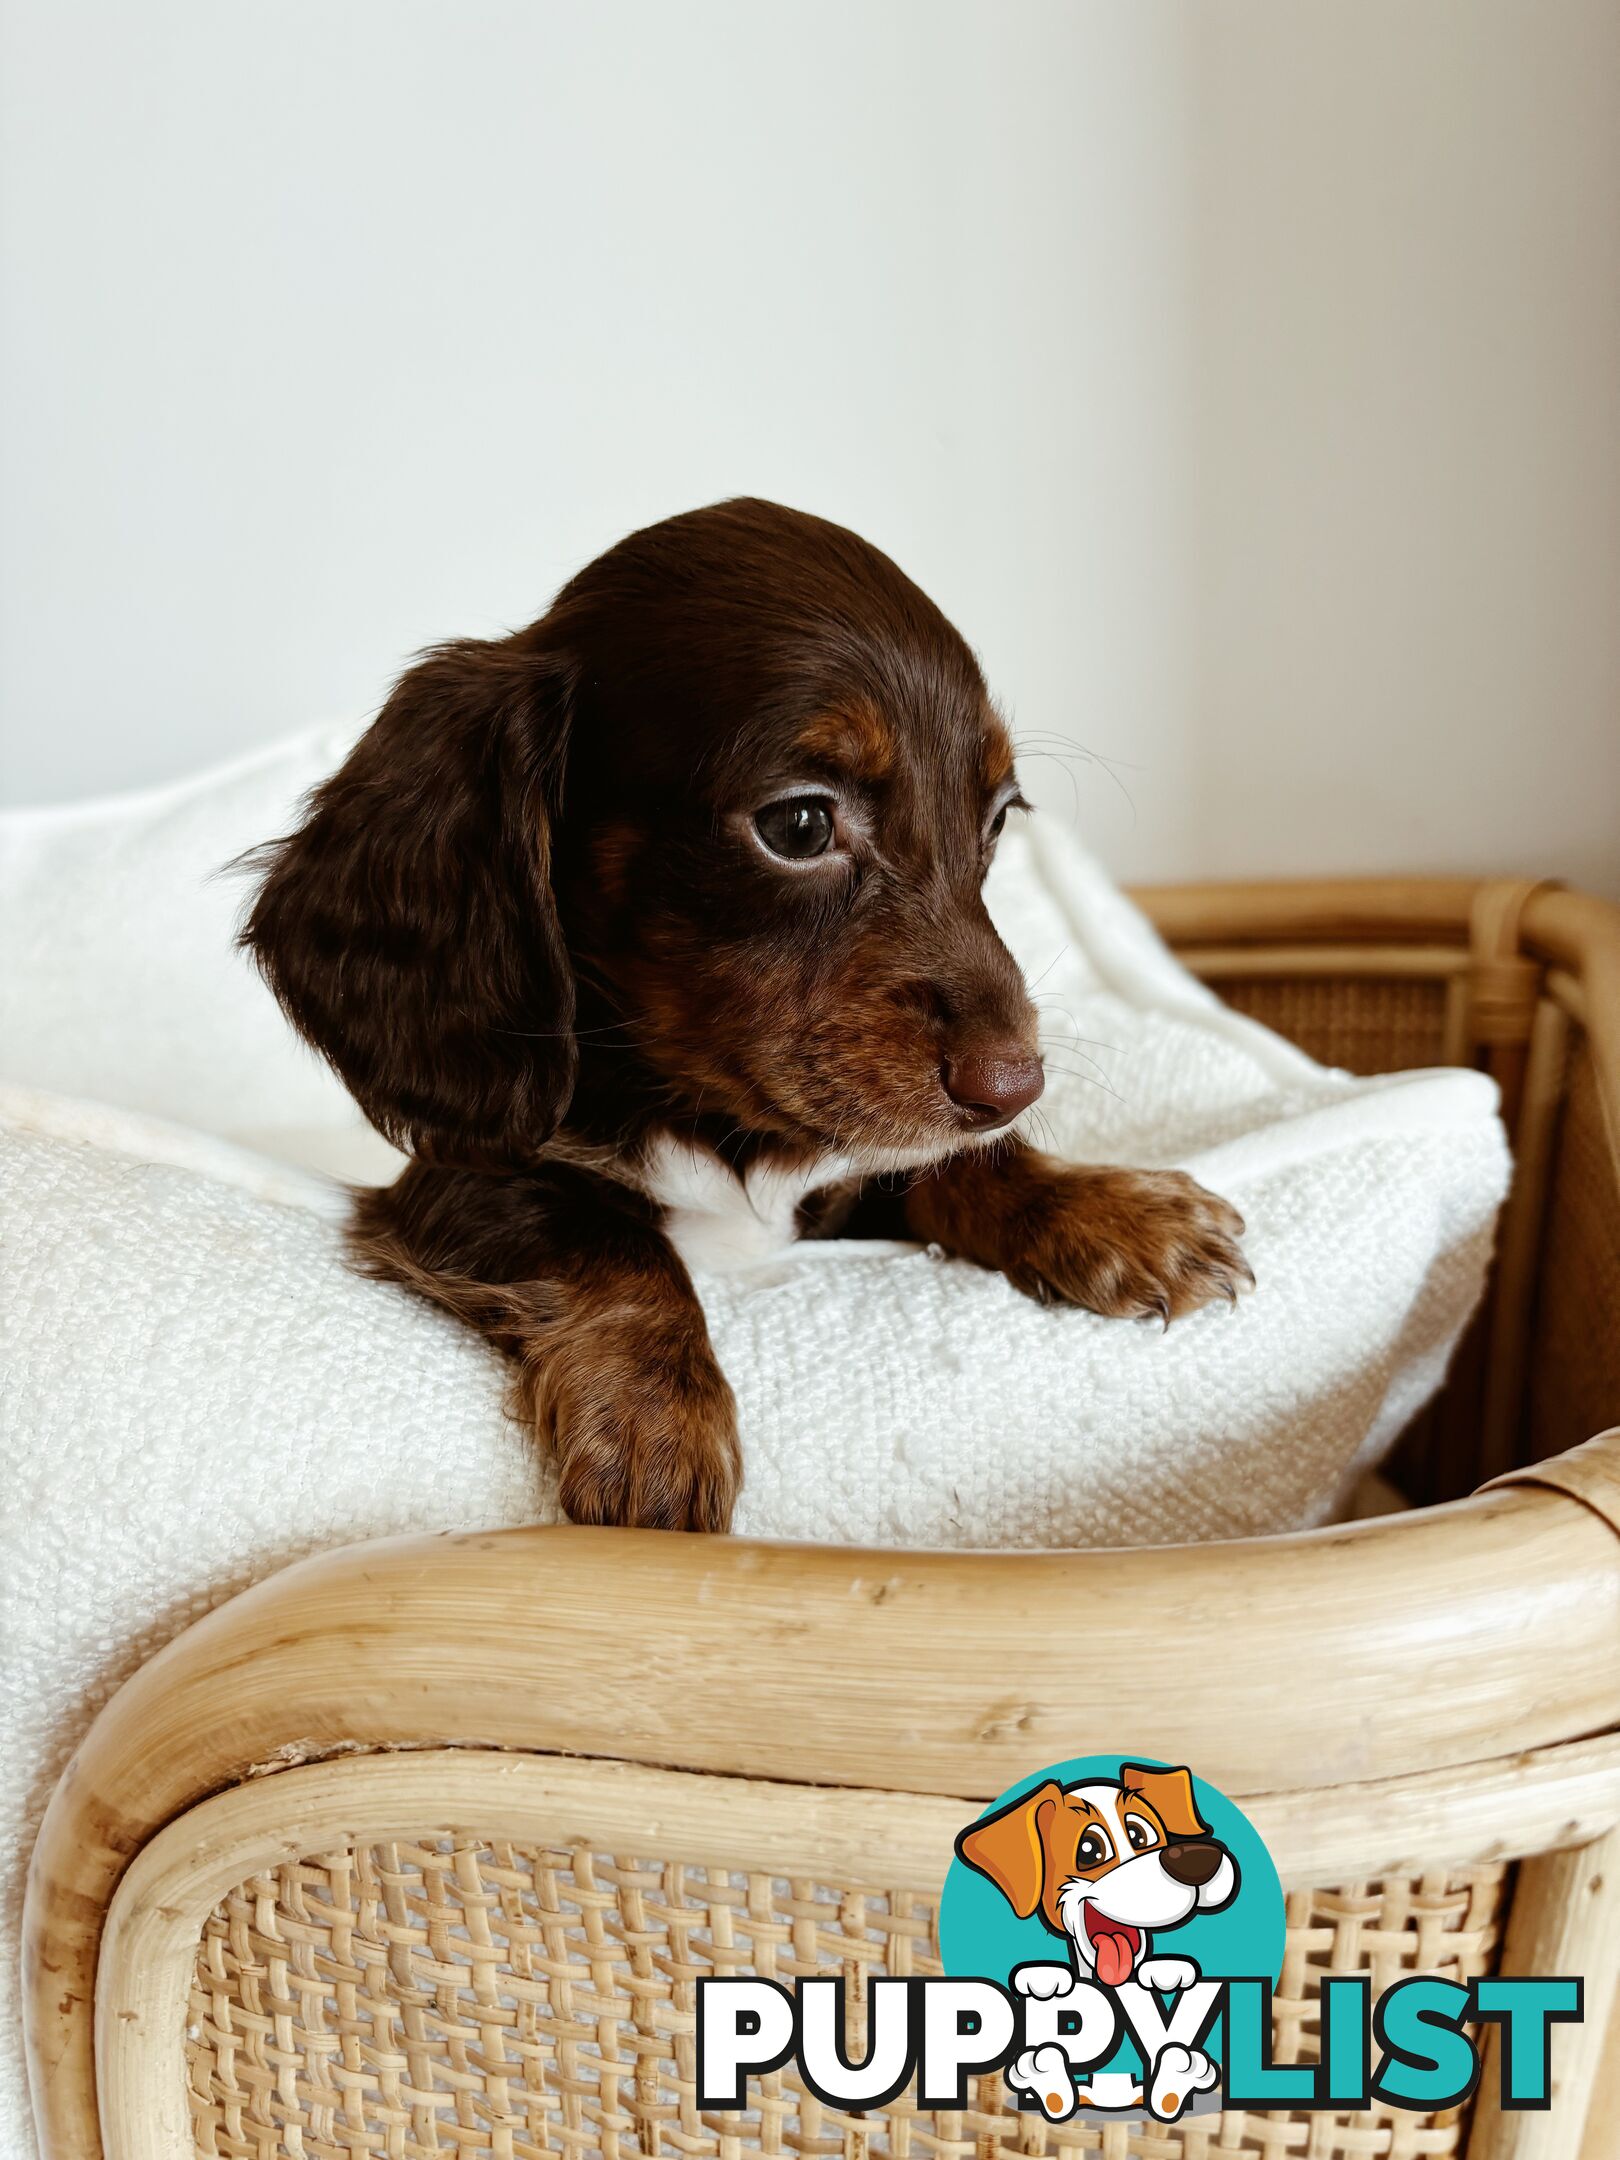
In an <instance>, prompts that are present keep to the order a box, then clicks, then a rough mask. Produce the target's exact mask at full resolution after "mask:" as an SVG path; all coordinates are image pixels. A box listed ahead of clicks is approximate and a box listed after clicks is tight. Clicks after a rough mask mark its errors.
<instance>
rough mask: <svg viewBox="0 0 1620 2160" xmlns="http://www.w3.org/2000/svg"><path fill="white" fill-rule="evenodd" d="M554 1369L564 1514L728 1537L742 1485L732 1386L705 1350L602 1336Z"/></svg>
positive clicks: (574, 1348) (551, 1388)
mask: <svg viewBox="0 0 1620 2160" xmlns="http://www.w3.org/2000/svg"><path fill="white" fill-rule="evenodd" d="M557 1362H558V1363H559V1364H560V1365H561V1367H562V1368H563V1369H562V1370H561V1371H551V1372H548V1375H547V1380H548V1383H549V1384H548V1385H547V1386H546V1391H545V1392H546V1406H545V1407H546V1410H547V1412H548V1413H549V1416H548V1418H547V1422H549V1425H550V1429H551V1438H552V1444H553V1447H554V1449H555V1451H556V1456H557V1476H558V1495H559V1498H560V1499H561V1501H562V1505H563V1512H564V1513H565V1514H566V1515H567V1516H568V1518H569V1520H570V1521H572V1522H577V1523H615V1524H618V1525H620V1526H621V1527H623V1528H626V1529H636V1530H725V1529H728V1528H729V1527H730V1524H731V1511H732V1508H733V1506H734V1505H735V1503H736V1498H737V1490H738V1487H739V1486H740V1485H741V1483H742V1456H741V1452H740V1450H739V1448H738V1445H737V1413H736V1406H735V1404H734V1402H733V1400H732V1394H731V1389H730V1388H729V1387H728V1386H727V1385H726V1382H725V1379H724V1376H723V1375H722V1374H721V1371H720V1368H719V1366H718V1365H717V1364H716V1363H715V1361H714V1358H713V1356H712V1355H711V1354H709V1352H708V1351H707V1348H706V1347H705V1348H704V1350H703V1351H702V1352H701V1353H699V1354H697V1355H692V1354H690V1353H689V1354H687V1355H685V1356H681V1355H679V1354H677V1352H676V1349H675V1346H670V1345H660V1344H658V1343H655V1342H653V1341H650V1340H649V1341H646V1342H640V1341H637V1342H632V1343H627V1342H625V1341H624V1340H622V1339H621V1333H620V1331H618V1330H614V1329H611V1328H605V1329H598V1330H596V1331H594V1332H593V1333H592V1334H591V1335H590V1336H589V1337H587V1338H586V1339H585V1340H583V1341H576V1342H572V1343H570V1344H569V1345H568V1346H567V1347H566V1348H565V1349H563V1350H562V1351H561V1352H560V1356H559V1357H558V1360H557Z"/></svg>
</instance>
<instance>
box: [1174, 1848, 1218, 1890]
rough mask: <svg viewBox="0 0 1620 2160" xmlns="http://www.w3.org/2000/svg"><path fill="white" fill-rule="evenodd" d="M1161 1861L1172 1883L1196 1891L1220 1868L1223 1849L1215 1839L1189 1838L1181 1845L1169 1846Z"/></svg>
mask: <svg viewBox="0 0 1620 2160" xmlns="http://www.w3.org/2000/svg"><path fill="white" fill-rule="evenodd" d="M1159 1859H1160V1864H1161V1865H1162V1866H1163V1868H1164V1872H1165V1873H1166V1874H1167V1875H1168V1876H1169V1878H1170V1880H1171V1881H1172V1882H1178V1883H1181V1884H1183V1885H1184V1886H1185V1887H1186V1888H1187V1889H1189V1890H1196V1889H1198V1888H1199V1887H1200V1886H1201V1885H1202V1884H1204V1883H1207V1882H1208V1881H1209V1879H1210V1877H1211V1876H1212V1875H1213V1874H1214V1872H1215V1870H1216V1869H1217V1868H1218V1867H1219V1866H1220V1864H1221V1848H1220V1846H1219V1845H1217V1844H1216V1843H1215V1841H1214V1839H1213V1838H1187V1839H1184V1840H1183V1841H1182V1842H1181V1843H1180V1844H1176V1845H1167V1846H1166V1847H1165V1848H1164V1851H1163V1852H1162V1853H1161V1854H1160V1856H1159Z"/></svg>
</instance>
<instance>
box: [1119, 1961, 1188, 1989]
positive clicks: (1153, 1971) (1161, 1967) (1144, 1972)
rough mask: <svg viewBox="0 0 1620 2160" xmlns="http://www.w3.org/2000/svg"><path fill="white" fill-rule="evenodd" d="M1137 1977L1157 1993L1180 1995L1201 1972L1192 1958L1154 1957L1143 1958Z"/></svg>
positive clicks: (1143, 1984) (1137, 1969) (1137, 1970)
mask: <svg viewBox="0 0 1620 2160" xmlns="http://www.w3.org/2000/svg"><path fill="white" fill-rule="evenodd" d="M1135 1977H1136V1978H1137V1979H1138V1980H1139V1981H1140V1982H1141V1984H1142V1986H1143V1987H1145V1988H1152V1990H1153V1991H1154V1993H1155V1994H1156V1995H1179V1994H1180V1993H1181V1990H1182V1989H1183V1988H1190V1987H1191V1986H1192V1985H1193V1983H1194V1981H1196V1980H1197V1979H1198V1978H1199V1972H1198V1967H1197V1966H1196V1965H1195V1964H1194V1963H1193V1961H1192V1959H1191V1958H1184V1957H1153V1958H1144V1959H1143V1960H1142V1962H1141V1964H1140V1965H1138V1966H1137V1968H1136V1974H1135Z"/></svg>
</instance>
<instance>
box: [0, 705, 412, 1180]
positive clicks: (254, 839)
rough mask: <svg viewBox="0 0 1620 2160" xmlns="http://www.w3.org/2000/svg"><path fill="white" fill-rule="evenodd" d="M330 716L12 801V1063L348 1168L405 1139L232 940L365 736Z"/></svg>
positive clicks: (4, 1066)
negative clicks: (259, 871) (243, 860)
mask: <svg viewBox="0 0 1620 2160" xmlns="http://www.w3.org/2000/svg"><path fill="white" fill-rule="evenodd" d="M354 734H355V730H354V729H353V727H346V728H315V729H311V730H308V731H306V732H305V733H304V734H301V735H297V736H294V737H292V738H291V739H289V740H288V741H286V742H281V743H276V744H273V745H272V746H271V747H270V748H268V749H266V750H258V751H255V752H253V753H252V754H251V755H250V756H248V757H245V758H240V759H237V760H236V761H235V762H233V763H232V764H229V765H226V766H222V767H220V768H218V769H216V770H214V771H212V772H206V773H201V774H197V775H194V776H192V777H189V778H187V779H184V780H180V781H176V782H174V783H172V784H171V785H169V786H166V787H157V788H148V789H142V790H141V791H139V792H138V793H132V794H127V795H112V796H106V797H103V798H100V799H98V800H95V801H90V802H78V803H66V804H63V805H61V806H60V807H53V808H51V809H45V810H8V811H3V812H0V1080H11V1081H17V1082H20V1083H22V1084H24V1085H26V1086H30V1087H36V1088H51V1089H55V1090H57V1091H58V1092H60V1093H62V1094H68V1095H82V1096H88V1097H92V1098H95V1099H96V1100H99V1101H103V1102H111V1103H121V1104H123V1105H124V1106H125V1107H127V1108H129V1109H132V1110H144V1111H148V1112H150V1113H152V1114H153V1115H154V1116H157V1117H165V1118H176V1119H179V1120H181V1121H183V1122H184V1123H186V1124H188V1125H195V1126H196V1127H198V1128H199V1130H201V1131H204V1132H213V1133H223V1134H227V1135H229V1136H231V1137H233V1138H236V1139H242V1140H246V1141H250V1142H252V1143H253V1144H255V1145H257V1146H260V1147H263V1148H266V1149H268V1150H269V1152H271V1153H273V1154H278V1155H285V1156H287V1157H289V1158H291V1159H293V1160H298V1161H309V1162H313V1163H315V1164H317V1165H318V1166H320V1167H321V1168H329V1169H337V1170H341V1171H343V1172H344V1173H345V1174H359V1175H366V1176H369V1175H373V1174H374V1175H375V1176H377V1177H378V1178H379V1179H380V1178H385V1177H387V1176H389V1175H391V1174H392V1168H391V1166H392V1165H393V1164H394V1163H395V1162H396V1161H397V1158H396V1157H394V1155H393V1151H392V1150H391V1149H390V1148H388V1147H387V1145H386V1143H385V1142H384V1141H383V1140H382V1139H381V1138H380V1137H379V1136H378V1135H377V1134H376V1133H374V1132H372V1130H371V1128H370V1127H369V1126H368V1125H367V1124H366V1123H365V1121H364V1120H363V1119H362V1118H361V1116H360V1114H359V1112H358V1111H357V1110H356V1108H355V1106H354V1104H353V1103H352V1102H351V1101H350V1099H349V1097H348V1095H347V1093H346V1092H345V1091H344V1089H343V1087H342V1085H341V1083H340V1082H339V1081H338V1080H337V1079H336V1077H335V1076H334V1075H333V1073H332V1072H331V1071H330V1069H329V1068H328V1067H327V1065H326V1064H325V1062H324V1061H323V1060H322V1059H320V1058H318V1057H316V1056H315V1055H314V1053H313V1052H312V1051H310V1050H309V1049H307V1048H306V1047H305V1046H304V1044H303V1043H301V1042H300V1041H299V1040H298V1038H297V1036H296V1035H295V1034H294V1033H293V1032H292V1030H291V1029H290V1028H289V1027H288V1026H287V1024H286V1022H285V1021H284V1020H283V1019H282V1017H281V1013H280V1011H279V1010H278V1008H277V1006H276V1001H275V999H274V998H273V997H272V996H271V995H270V992H269V991H268V990H267V989H266V988H265V986H264V984H263V982H262V981H261V980H260V978H259V976H258V974H257V972H256V971H255V970H254V969H253V968H252V967H250V966H249V965H248V964H247V962H246V961H245V960H244V959H243V958H242V957H241V955H240V954H238V953H237V952H235V951H234V950H233V949H232V938H233V935H234V932H235V928H236V920H237V917H238V915H239V914H240V912H241V909H242V904H243V901H244V900H245V898H246V896H247V891H248V887H249V882H250V881H249V880H248V879H247V878H246V877H245V876H244V875H243V874H242V873H241V872H237V871H231V870H229V869H228V868H227V865H229V864H230V863H231V862H232V861H234V859H235V858H236V857H237V856H239V855H241V854H242V853H243V851H244V850H245V849H248V848H252V847H256V846H258V845H259V844H260V842H262V841H265V840H270V839H274V838H275V837H276V836H277V835H279V834H281V833H284V832H287V831H289V830H290V829H291V828H292V827H293V826H294V825H295V824H296V823H297V822H298V817H299V805H300V803H301V801H302V799H303V797H304V795H305V794H307V792H308V791H309V789H310V788H312V787H314V785H315V784H316V782H317V781H319V780H323V779H325V777H326V775H327V774H328V773H329V772H331V771H332V769H333V768H334V766H336V765H337V764H338V763H339V762H340V760H341V759H342V757H343V756H344V754H345V752H346V751H347V750H348V748H349V745H350V743H351V742H352V741H353V739H354Z"/></svg>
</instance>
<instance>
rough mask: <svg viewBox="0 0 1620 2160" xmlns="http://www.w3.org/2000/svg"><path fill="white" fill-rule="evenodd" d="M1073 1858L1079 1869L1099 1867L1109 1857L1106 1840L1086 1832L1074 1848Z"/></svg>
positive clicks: (1092, 1832) (1094, 1832)
mask: <svg viewBox="0 0 1620 2160" xmlns="http://www.w3.org/2000/svg"><path fill="white" fill-rule="evenodd" d="M1074 1857H1075V1859H1076V1860H1077V1861H1078V1863H1079V1864H1080V1866H1081V1867H1099V1866H1100V1865H1101V1864H1102V1862H1103V1861H1104V1860H1106V1859H1108V1857H1109V1852H1108V1841H1107V1839H1106V1838H1102V1837H1099V1836H1098V1834H1097V1832H1096V1831H1095V1830H1088V1831H1087V1832H1086V1834H1085V1836H1084V1837H1083V1838H1082V1839H1081V1840H1080V1843H1079V1844H1078V1846H1076V1848H1075V1854H1074Z"/></svg>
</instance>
